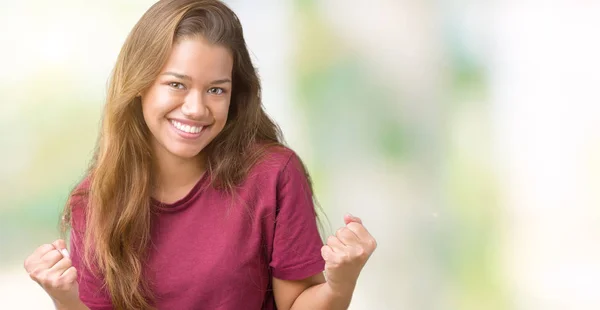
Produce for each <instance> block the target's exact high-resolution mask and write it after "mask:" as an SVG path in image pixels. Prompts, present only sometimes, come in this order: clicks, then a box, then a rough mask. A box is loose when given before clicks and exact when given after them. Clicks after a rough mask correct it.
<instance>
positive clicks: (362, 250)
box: [321, 214, 377, 292]
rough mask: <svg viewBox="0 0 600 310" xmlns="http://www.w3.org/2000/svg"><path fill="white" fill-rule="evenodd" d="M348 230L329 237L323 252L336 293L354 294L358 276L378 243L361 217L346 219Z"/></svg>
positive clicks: (328, 278) (328, 274)
mask: <svg viewBox="0 0 600 310" xmlns="http://www.w3.org/2000/svg"><path fill="white" fill-rule="evenodd" d="M344 222H345V223H346V226H344V227H342V228H340V229H338V230H337V231H336V233H335V236H329V238H328V239H327V244H326V245H324V246H323V247H322V248H321V255H322V256H323V259H324V260H325V274H326V276H327V284H328V285H329V286H330V287H331V289H332V290H333V291H335V292H348V291H350V292H352V291H353V290H354V286H355V285H356V281H357V280H358V275H359V274H360V271H361V270H362V268H363V266H364V265H365V264H366V262H367V260H368V259H369V257H370V256H371V254H372V253H373V251H375V248H376V247H377V243H376V241H375V239H374V238H373V236H371V234H370V233H369V232H368V231H367V229H366V228H365V227H364V226H363V224H362V221H361V219H360V218H358V217H354V216H352V215H349V214H347V215H345V216H344Z"/></svg>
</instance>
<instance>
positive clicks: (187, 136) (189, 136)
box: [168, 118, 208, 140]
mask: <svg viewBox="0 0 600 310" xmlns="http://www.w3.org/2000/svg"><path fill="white" fill-rule="evenodd" d="M171 120H174V121H178V122H180V123H182V124H185V125H190V126H197V127H202V129H201V130H200V132H198V133H189V132H185V131H181V130H179V129H177V127H175V125H173V123H172V122H171ZM168 122H169V126H170V127H171V129H173V131H174V132H175V133H176V134H178V135H179V136H180V137H182V138H184V139H186V140H195V139H198V138H200V137H201V136H202V134H203V133H204V132H205V131H206V130H207V129H208V126H204V125H199V124H198V123H194V122H190V121H186V122H183V121H180V120H178V119H175V118H173V119H169V121H168Z"/></svg>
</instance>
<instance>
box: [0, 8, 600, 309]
mask: <svg viewBox="0 0 600 310" xmlns="http://www.w3.org/2000/svg"><path fill="white" fill-rule="evenodd" d="M226 2H227V3H228V4H230V6H231V7H232V8H233V9H234V11H236V13H237V14H238V15H239V17H240V19H241V21H242V24H243V25H244V30H245V35H246V40H247V43H248V46H249V49H250V50H251V54H252V56H253V59H254V61H255V64H256V66H257V67H258V70H259V73H260V75H261V78H262V81H263V97H264V105H265V107H266V109H267V111H268V112H269V114H270V115H272V116H273V118H274V119H275V120H276V121H277V122H278V123H279V124H280V125H281V127H282V129H283V131H284V133H285V136H286V140H287V142H288V144H289V145H290V146H291V147H292V148H293V149H294V150H296V151H297V152H298V153H299V154H300V156H301V157H302V158H303V159H304V160H305V162H306V163H307V165H308V168H309V170H310V172H311V173H312V175H313V178H314V182H315V187H316V194H317V197H318V199H319V201H320V203H321V205H322V206H323V208H324V210H325V212H326V213H327V216H328V217H329V220H330V222H331V226H332V229H336V228H337V227H338V226H341V225H342V224H343V222H342V215H343V214H344V213H345V212H350V213H352V214H354V215H357V216H360V217H362V218H363V220H364V223H365V225H366V226H367V228H368V229H369V230H370V231H371V233H372V234H373V235H374V236H375V237H376V238H377V239H378V241H379V248H378V249H377V251H376V253H375V254H374V255H373V256H372V258H371V260H370V261H369V263H368V265H367V266H366V267H365V269H364V271H363V273H362V275H361V278H360V281H359V285H358V287H357V290H356V293H355V297H354V299H353V303H352V305H351V309H423V310H429V309H468V310H470V309H473V310H475V309H490V310H495V309H528V310H529V309H531V310H539V309H544V310H545V309H598V308H600V294H598V293H597V287H598V285H599V284H600V283H599V282H600V280H598V279H600V249H599V248H598V244H599V243H598V241H600V225H598V224H600V211H599V208H598V207H599V206H600V194H599V191H598V187H599V185H600V139H599V138H600V105H599V103H600V100H599V99H600V95H599V94H598V92H597V91H596V90H595V89H596V87H597V86H598V84H599V83H600V77H599V74H600V73H599V72H600V60H599V58H598V55H600V42H599V41H598V40H597V39H595V37H597V33H596V32H597V29H599V27H600V21H599V19H597V16H600V4H598V3H595V2H589V1H588V2H585V1H580V2H574V1H571V2H561V3H559V2H556V3H553V4H551V5H549V4H547V3H546V2H542V1H540V0H533V1H528V2H526V3H518V2H505V1H475V0H462V1H450V0H439V1H408V0H397V1H394V0H373V1H342V0H326V1H323V0H322V1H318V0H285V1H279V0H277V1H276V0H256V1H243V0H231V1H226ZM152 3H154V1H142V0H136V1H132V0H130V1H116V0H107V1H82V0H80V1H74V0H72V1H67V0H58V1H42V0H24V1H11V2H9V1H4V0H0V29H1V30H0V46H1V48H0V68H2V70H0V145H1V146H2V152H0V198H1V200H2V201H3V204H2V205H1V206H0V263H1V264H0V308H3V309H4V308H10V309H13V308H14V309H52V304H51V302H50V300H49V299H48V298H47V297H46V295H45V294H44V292H43V291H42V290H41V289H40V288H39V287H38V286H37V285H36V284H35V283H33V282H32V281H31V280H30V279H29V278H28V276H27V274H26V273H25V271H24V270H23V268H22V262H23V260H24V259H25V257H26V256H27V255H28V254H29V253H30V252H31V251H33V250H34V249H35V248H36V247H37V246H39V245H40V244H43V243H46V242H50V241H52V240H54V239H55V238H57V237H58V235H59V234H58V227H57V224H58V217H59V213H60V210H61V209H62V207H63V204H64V202H65V200H66V197H67V194H68V192H69V191H70V189H71V188H72V187H73V186H74V185H75V184H77V182H78V181H79V179H80V178H81V177H82V176H83V174H84V172H85V170H86V167H87V164H88V161H89V159H90V157H91V154H92V151H93V148H94V144H95V141H96V135H97V132H98V127H99V121H100V116H101V114H100V113H101V108H102V104H103V100H104V92H105V89H106V81H107V78H108V76H109V73H110V70H111V69H112V65H113V64H114V61H115V59H116V56H117V54H118V52H119V49H120V46H121V44H122V43H123V41H124V39H125V37H126V35H127V33H128V32H129V30H130V29H131V27H133V25H134V24H135V22H137V20H138V19H139V17H141V15H142V14H143V13H144V12H145V10H146V9H147V8H148V7H149V6H150V5H152Z"/></svg>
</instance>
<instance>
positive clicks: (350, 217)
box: [344, 213, 362, 225]
mask: <svg viewBox="0 0 600 310" xmlns="http://www.w3.org/2000/svg"><path fill="white" fill-rule="evenodd" d="M352 222H356V223H359V224H361V225H362V220H361V219H360V218H358V217H356V216H354V215H352V214H350V213H346V215H344V223H346V225H348V224H350V223H352Z"/></svg>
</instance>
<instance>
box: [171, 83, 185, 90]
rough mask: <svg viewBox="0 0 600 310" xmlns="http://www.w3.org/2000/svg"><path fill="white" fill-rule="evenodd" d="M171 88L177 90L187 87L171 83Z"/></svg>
mask: <svg viewBox="0 0 600 310" xmlns="http://www.w3.org/2000/svg"><path fill="white" fill-rule="evenodd" d="M169 86H171V87H173V88H175V89H185V85H183V84H181V83H179V82H170V83H169Z"/></svg>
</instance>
